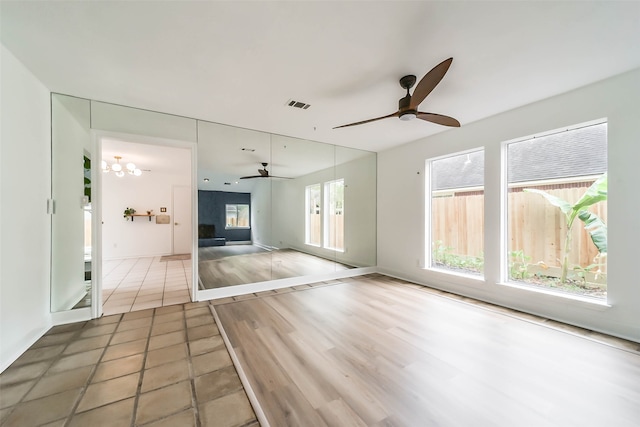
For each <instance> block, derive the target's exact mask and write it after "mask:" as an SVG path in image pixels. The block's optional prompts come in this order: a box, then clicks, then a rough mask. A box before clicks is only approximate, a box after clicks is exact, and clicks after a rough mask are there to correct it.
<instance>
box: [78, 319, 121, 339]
mask: <svg viewBox="0 0 640 427" xmlns="http://www.w3.org/2000/svg"><path fill="white" fill-rule="evenodd" d="M117 326H118V324H117V323H110V324H108V325H101V326H93V327H91V326H87V327H85V328H84V329H82V332H81V333H80V337H81V338H91V337H97V336H98V335H108V334H112V333H113V332H114V331H115V330H116V327H117Z"/></svg>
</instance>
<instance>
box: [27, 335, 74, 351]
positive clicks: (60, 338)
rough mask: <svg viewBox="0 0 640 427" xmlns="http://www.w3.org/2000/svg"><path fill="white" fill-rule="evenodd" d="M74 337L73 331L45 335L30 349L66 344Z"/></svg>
mask: <svg viewBox="0 0 640 427" xmlns="http://www.w3.org/2000/svg"><path fill="white" fill-rule="evenodd" d="M75 335H76V332H75V331H71V332H64V333H60V334H50V333H47V334H46V335H44V336H43V337H42V338H40V339H39V340H38V341H36V343H35V344H33V345H32V346H31V348H40V347H48V346H51V345H56V344H66V343H68V342H69V341H70V340H71V339H72V338H73V337H74V336H75Z"/></svg>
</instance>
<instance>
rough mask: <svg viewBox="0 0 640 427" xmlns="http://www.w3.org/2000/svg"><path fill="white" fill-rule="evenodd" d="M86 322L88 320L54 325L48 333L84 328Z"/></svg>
mask: <svg viewBox="0 0 640 427" xmlns="http://www.w3.org/2000/svg"><path fill="white" fill-rule="evenodd" d="M86 324H87V322H78V323H68V324H66V325H58V326H54V327H53V328H51V329H49V331H47V335H51V334H60V333H63V332H71V331H77V330H79V329H82V328H84V326H85V325H86Z"/></svg>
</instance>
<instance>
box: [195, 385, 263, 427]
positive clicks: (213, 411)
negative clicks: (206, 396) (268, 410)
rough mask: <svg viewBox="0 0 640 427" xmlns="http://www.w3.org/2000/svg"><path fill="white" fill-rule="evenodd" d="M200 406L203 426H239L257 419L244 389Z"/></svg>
mask: <svg viewBox="0 0 640 427" xmlns="http://www.w3.org/2000/svg"><path fill="white" fill-rule="evenodd" d="M199 408H200V419H201V424H202V427H214V426H215V427H239V426H243V425H245V424H247V423H249V422H251V421H252V420H255V414H254V413H253V409H252V408H251V405H250V404H249V399H247V396H246V395H245V393H244V391H238V392H236V393H233V394H230V395H227V396H224V397H221V398H219V399H216V400H211V401H209V402H205V403H204V404H202V403H201V404H199Z"/></svg>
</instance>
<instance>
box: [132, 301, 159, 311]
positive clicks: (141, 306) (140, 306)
mask: <svg viewBox="0 0 640 427" xmlns="http://www.w3.org/2000/svg"><path fill="white" fill-rule="evenodd" d="M156 307H162V299H157V300H153V301H146V302H137V300H136V302H134V303H133V305H132V306H131V311H138V310H146V309H149V308H156Z"/></svg>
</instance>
